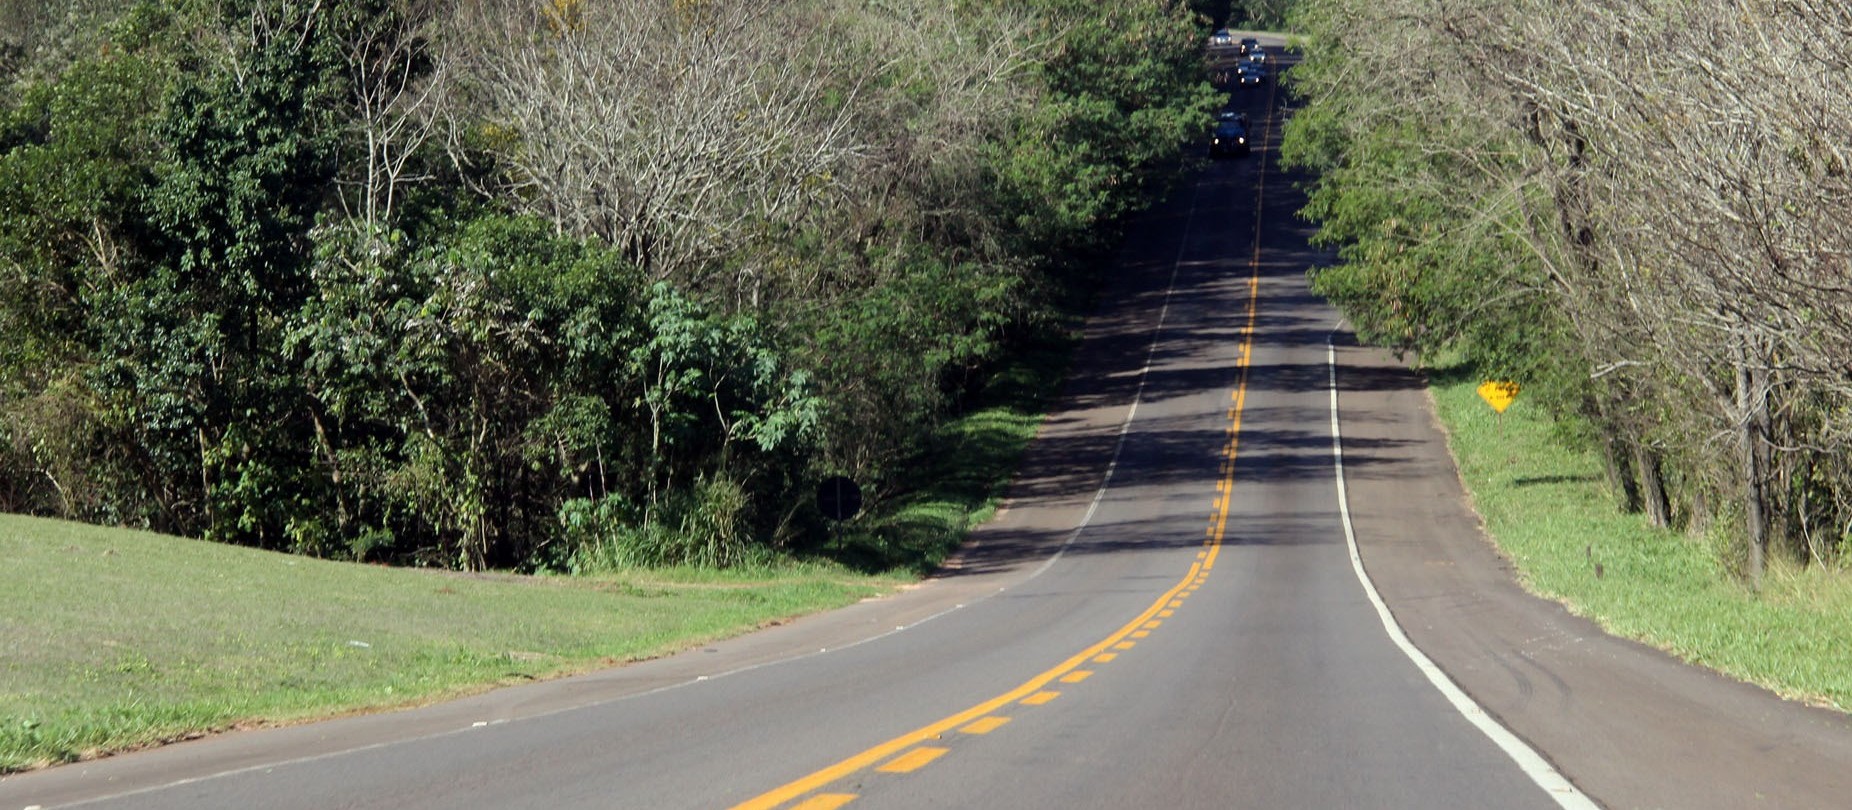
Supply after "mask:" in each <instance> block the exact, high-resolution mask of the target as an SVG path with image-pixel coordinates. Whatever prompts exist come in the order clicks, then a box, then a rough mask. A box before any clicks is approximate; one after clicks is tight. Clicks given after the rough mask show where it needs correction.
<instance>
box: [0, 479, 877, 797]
mask: <svg viewBox="0 0 1852 810" xmlns="http://www.w3.org/2000/svg"><path fill="white" fill-rule="evenodd" d="M901 582H902V579H901V578H899V577H882V576H861V575H857V574H854V573H852V572H847V571H845V570H843V569H841V568H836V567H825V566H820V565H816V566H810V565H806V566H791V567H784V568H776V569H767V570H760V571H747V572H725V573H715V572H701V571H668V572H663V571H652V572H639V573H635V574H628V575H620V576H612V577H602V578H596V579H580V578H567V577H520V576H510V575H483V576H471V575H465V574H456V573H446V572H435V571H422V570H408V569H395V568H385V567H380V566H371V565H359V564H352V563H336V562H328V561H323V560H315V559H308V558H303V557H296V556H291V555H286V554H278V553H271V552H264V551H257V550H253V549H247V548H238V547H233V546H226V545H220V544H215V543H207V542H201V541H195V540H185V539H180V538H175V537H168V536H163V535H158V534H151V533H146V532H135V531H125V530H117V529H102V528H97V527H93V526H86V525H81V524H75V523H66V522H61V521H52V520H42V519H35V518H25V517H17V516H10V515H0V772H5V771H8V770H18V769H22V768H30V767H34V766H37V765H43V764H46V763H51V762H58V761H67V760H71V759H75V758H81V757H84V756H89V755H94V754H98V753H103V752H109V751H116V750H122V749H125V748H132V747H135V746H140V745H145V744H149V743H153V742H158V741H162V740H168V739H174V738H177V737H183V736H188V735H191V734H196V733H198V732H201V731H209V730H215V729H223V728H227V727H230V726H233V725H242V724H253V723H287V722H292V721H300V720H304V719H309V718H315V717H324V716H329V715H332V714H338V713H345V712H350V711H355V710H364V709H376V708H383V707H393V706H404V705H410V704H416V703H421V702H429V701H431V700H434V699H437V698H442V697H448V696H455V695H459V694H462V693H466V692H471V691H477V690H480V689H482V688H484V687H486V686H490V685H494V684H503V683H510V682H515V681H521V680H527V679H533V678H544V677H549V676H556V675H560V674H564V673H571V672H575V671H584V670H588V669H593V668H597V667H600V666H606V665H612V664H617V663H621V662H626V661H634V660H639V659H644V658H649V657H654V656H660V655H663V654H666V653H670V652H674V651H676V650H679V649H682V648H685V647H688V646H691V645H695V644H699V643H702V642H704V641H709V640H713V639H716V638H720V637H724V636H730V635H736V634H739V633H741V632H745V631H748V630H751V629H754V628H756V627H759V626H762V625H764V624H766V623H768V622H770V621H774V620H778V619H783V618H789V617H793V616H797V615H801V614H805V613H811V612H815V611H819V610H824V609H828V608H833V607H838V606H841V605H845V604H849V603H852V602H854V601H857V600H859V599H863V598H866V597H869V596H874V595H878V594H882V593H886V592H890V591H892V590H893V589H894V588H895V587H897V586H898V585H899V584H900V583H901Z"/></svg>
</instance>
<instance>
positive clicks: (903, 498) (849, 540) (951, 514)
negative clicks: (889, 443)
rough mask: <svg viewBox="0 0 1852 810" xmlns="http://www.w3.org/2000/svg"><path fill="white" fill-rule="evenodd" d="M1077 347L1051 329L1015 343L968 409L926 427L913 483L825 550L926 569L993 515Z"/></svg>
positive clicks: (850, 559) (853, 560) (875, 563)
mask: <svg viewBox="0 0 1852 810" xmlns="http://www.w3.org/2000/svg"><path fill="white" fill-rule="evenodd" d="M1076 345H1077V339H1076V338H1074V337H1073V336H1070V335H1052V336H1048V337H1045V338H1043V339H1042V340H1041V341H1039V342H1037V343H1035V344H1033V345H1029V346H1025V347H1022V348H1020V349H1019V350H1018V351H1016V352H1015V353H1014V354H1012V355H1011V357H1010V360H1009V362H1008V364H1007V365H1005V366H1004V367H1003V368H1001V369H1000V370H999V371H998V373H997V374H996V375H995V376H994V377H993V378H991V379H990V381H989V382H988V384H987V385H986V386H985V388H984V390H983V391H982V392H980V393H979V394H978V396H977V397H976V398H975V401H974V402H973V403H972V407H971V408H970V410H968V411H966V412H965V413H964V414H962V415H960V416H958V417H957V418H954V419H951V420H948V421H947V422H946V423H945V424H943V425H940V426H939V428H938V430H936V431H935V432H934V435H933V437H932V441H931V443H930V446H929V448H928V449H927V450H926V452H925V453H923V454H922V455H921V457H920V458H918V459H915V461H914V463H912V464H910V465H907V468H908V469H910V470H912V471H914V472H915V473H917V474H916V475H914V476H912V481H913V482H914V486H912V487H910V488H907V489H904V490H902V491H901V492H899V493H898V494H897V495H896V496H895V497H892V498H890V499H888V500H886V501H883V502H880V503H877V504H873V505H872V506H871V507H870V509H869V514H868V515H867V516H866V517H864V518H862V519H860V520H858V521H856V522H855V523H853V524H851V525H850V526H849V527H847V528H846V529H845V530H844V531H843V533H842V536H841V537H839V538H837V540H836V542H835V544H834V547H833V548H832V549H830V552H829V553H830V556H831V557H833V558H834V559H838V560H842V561H844V562H846V563H848V564H850V565H854V566H855V567H857V568H859V569H862V570H870V571H878V570H887V569H901V570H907V571H912V572H914V573H920V574H923V573H927V572H930V571H931V570H932V569H933V568H934V567H935V566H937V565H938V564H939V563H941V562H943V561H944V560H945V557H946V555H947V554H950V553H951V552H952V550H953V549H956V548H957V547H958V545H959V544H960V543H962V542H963V541H964V539H965V535H966V534H967V533H969V532H970V530H971V529H972V528H974V527H976V526H978V525H980V524H982V523H983V522H984V521H987V520H989V519H990V518H991V516H992V515H994V514H995V513H996V509H997V505H998V503H999V502H1000V501H1001V500H1002V497H1003V495H1004V493H1005V491H1006V490H1007V489H1008V488H1009V483H1010V479H1011V477H1012V476H1013V475H1014V474H1015V472H1016V465H1017V462H1018V461H1019V460H1020V459H1021V458H1022V452H1023V450H1024V449H1025V448H1027V447H1028V446H1029V442H1030V441H1031V440H1033V439H1034V438H1035V433H1036V430H1037V429H1038V428H1039V427H1041V424H1042V419H1043V417H1044V415H1045V411H1046V408H1047V404H1048V403H1049V402H1050V401H1052V399H1053V398H1054V395H1055V394H1056V392H1057V391H1058V390H1059V389H1060V386H1061V382H1062V380H1063V379H1064V377H1065V375H1066V373H1067V367H1068V362H1069V360H1070V358H1071V357H1072V354H1073V350H1074V349H1075V347H1076Z"/></svg>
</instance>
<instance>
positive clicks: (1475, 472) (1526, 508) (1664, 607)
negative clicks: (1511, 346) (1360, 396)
mask: <svg viewBox="0 0 1852 810" xmlns="http://www.w3.org/2000/svg"><path fill="white" fill-rule="evenodd" d="M1456 376H1457V375H1456ZM1475 385H1476V381H1474V380H1460V379H1454V378H1449V377H1448V376H1446V375H1440V376H1437V377H1436V382H1435V384H1434V386H1433V388H1432V392H1433V394H1434V399H1435V402H1436V403H1437V405H1438V410H1439V414H1440V418H1441V421H1442V422H1443V423H1444V424H1445V425H1446V426H1447V430H1448V434H1449V435H1448V444H1449V446H1450V447H1451V448H1452V450H1453V454H1454V458H1455V459H1456V460H1458V462H1459V465H1460V472H1461V475H1462V476H1463V477H1464V479H1465V481H1466V485H1467V488H1468V490H1469V491H1471V493H1472V497H1473V500H1474V503H1475V505H1476V506H1477V508H1478V510H1479V513H1480V514H1481V515H1482V516H1484V518H1485V521H1486V526H1487V528H1488V530H1489V531H1490V532H1491V534H1492V536H1493V538H1494V539H1495V540H1496V541H1497V543H1498V545H1499V546H1500V547H1501V548H1502V549H1504V551H1505V553H1506V554H1507V555H1508V556H1509V557H1511V559H1512V560H1513V561H1514V562H1515V563H1516V564H1517V567H1518V570H1519V572H1520V576H1521V577H1522V580H1523V582H1524V584H1525V587H1527V588H1529V589H1530V590H1532V591H1533V592H1535V593H1538V594H1541V595H1543V596H1546V597H1549V598H1552V599H1556V600H1559V601H1561V602H1563V603H1565V604H1566V605H1568V606H1569V607H1570V609H1571V610H1573V611H1575V612H1576V613H1578V614H1580V615H1583V616H1587V617H1589V618H1592V619H1594V620H1595V621H1597V622H1599V623H1600V624H1601V625H1602V626H1603V627H1605V628H1607V630H1608V631H1609V632H1612V633H1614V634H1616V635H1621V636H1625V637H1629V638H1634V639H1638V640H1640V641H1642V642H1645V643H1647V644H1651V645H1653V646H1655V647H1658V648H1660V649H1663V650H1666V651H1668V652H1671V653H1673V654H1674V655H1677V656H1680V657H1681V658H1684V659H1686V660H1688V661H1691V662H1693V663H1697V664H1701V665H1704V666H1708V667H1711V668H1713V669H1716V670H1718V671H1721V672H1723V673H1725V674H1728V675H1731V676H1733V677H1736V678H1740V679H1743V680H1747V681H1750V682H1753V683H1756V684H1760V685H1762V686H1764V687H1767V688H1769V689H1772V690H1774V691H1775V692H1777V693H1780V694H1782V695H1784V696H1786V697H1789V698H1794V699H1801V700H1807V701H1810V702H1815V703H1820V704H1824V705H1832V706H1836V707H1837V708H1839V709H1841V710H1852V572H1843V571H1828V570H1798V569H1796V568H1795V567H1793V566H1788V567H1782V566H1780V565H1776V566H1775V568H1774V569H1773V570H1772V571H1771V572H1770V574H1769V576H1768V577H1767V578H1766V579H1765V581H1764V584H1763V588H1762V591H1761V592H1760V593H1753V592H1751V591H1749V590H1748V589H1747V588H1745V587H1743V586H1742V585H1740V584H1738V583H1737V582H1736V581H1735V580H1733V579H1732V578H1731V576H1730V575H1729V574H1728V572H1727V571H1726V570H1725V568H1724V566H1723V565H1722V563H1721V562H1720V559H1721V558H1720V556H1719V554H1718V553H1717V551H1716V549H1717V547H1716V546H1715V545H1713V544H1712V543H1711V542H1710V541H1707V540H1705V539H1703V538H1694V537H1691V536H1689V535H1686V534H1683V533H1679V532H1672V531H1665V530H1657V529H1653V528H1651V527H1650V526H1648V525H1647V524H1646V521H1645V519H1644V518H1643V517H1641V516H1639V515H1626V514H1621V513H1619V512H1618V510H1616V509H1615V507H1614V502H1613V500H1612V498H1610V497H1609V496H1608V495H1607V494H1606V493H1605V491H1604V486H1605V485H1604V483H1603V481H1602V472H1601V465H1600V461H1599V460H1598V459H1597V458H1595V457H1594V455H1593V454H1591V453H1586V452H1578V451H1571V450H1567V449H1564V448H1563V447H1561V446H1559V445H1558V444H1557V442H1556V441H1555V440H1554V439H1553V437H1552V434H1551V426H1550V424H1549V422H1548V419H1547V416H1545V415H1544V414H1543V413H1542V412H1541V410H1539V409H1536V408H1533V407H1531V406H1530V404H1529V403H1527V402H1525V401H1524V400H1523V399H1520V400H1518V402H1517V403H1516V404H1514V405H1512V406H1511V409H1510V410H1508V411H1506V413H1505V416H1504V425H1503V426H1502V428H1501V427H1500V426H1499V425H1498V420H1497V419H1496V418H1495V415H1494V414H1493V413H1492V410H1491V409H1490V408H1488V407H1486V405H1485V403H1483V402H1481V401H1480V400H1479V397H1478V395H1477V394H1476V393H1475V392H1474V387H1475ZM1597 566H1599V568H1597Z"/></svg>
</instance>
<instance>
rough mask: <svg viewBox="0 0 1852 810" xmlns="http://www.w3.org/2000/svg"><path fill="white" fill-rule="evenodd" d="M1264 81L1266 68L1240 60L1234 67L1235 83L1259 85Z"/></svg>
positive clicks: (1248, 85)
mask: <svg viewBox="0 0 1852 810" xmlns="http://www.w3.org/2000/svg"><path fill="white" fill-rule="evenodd" d="M1266 81H1267V71H1266V69H1265V68H1262V67H1261V66H1259V65H1256V64H1254V63H1252V62H1242V63H1241V64H1240V65H1239V66H1237V67H1236V68H1235V83H1236V84H1239V85H1241V86H1242V87H1259V86H1260V85H1262V84H1265V83H1266Z"/></svg>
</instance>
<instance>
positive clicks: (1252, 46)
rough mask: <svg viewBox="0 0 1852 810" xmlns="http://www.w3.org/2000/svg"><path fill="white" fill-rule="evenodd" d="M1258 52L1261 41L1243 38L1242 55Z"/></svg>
mask: <svg viewBox="0 0 1852 810" xmlns="http://www.w3.org/2000/svg"><path fill="white" fill-rule="evenodd" d="M1258 50H1260V40H1258V39H1255V38H1253V37H1242V38H1241V52H1242V53H1250V52H1253V51H1258Z"/></svg>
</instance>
